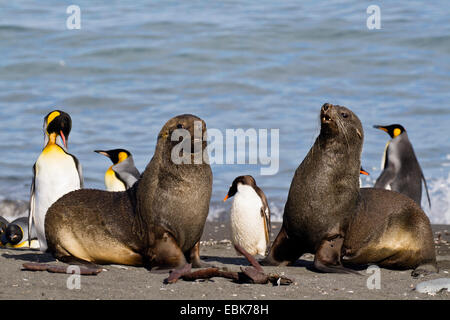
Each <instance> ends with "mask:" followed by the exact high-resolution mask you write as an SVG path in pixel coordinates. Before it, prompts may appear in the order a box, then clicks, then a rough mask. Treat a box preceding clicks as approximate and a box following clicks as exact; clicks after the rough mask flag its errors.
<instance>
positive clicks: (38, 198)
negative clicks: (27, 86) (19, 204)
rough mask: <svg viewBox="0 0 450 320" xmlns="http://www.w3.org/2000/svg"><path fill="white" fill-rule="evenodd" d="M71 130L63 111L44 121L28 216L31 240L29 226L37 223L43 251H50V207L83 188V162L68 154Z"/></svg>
mask: <svg viewBox="0 0 450 320" xmlns="http://www.w3.org/2000/svg"><path fill="white" fill-rule="evenodd" d="M71 129H72V119H71V118H70V116H69V115H68V114H67V113H65V112H63V111H60V110H55V111H52V112H50V113H49V114H48V115H47V116H46V117H45V118H44V141H45V146H44V149H43V150H42V152H41V154H40V155H39V157H38V159H37V161H36V163H35V164H34V166H33V180H32V183H31V195H30V210H29V215H28V226H29V228H28V233H29V236H28V238H29V239H31V231H32V228H31V227H30V226H32V225H33V222H34V228H35V229H36V234H37V238H38V241H39V246H40V250H41V251H46V250H47V241H46V238H45V216H46V213H47V210H48V208H49V207H50V206H51V205H52V204H53V203H54V202H55V201H56V200H58V199H59V198H60V197H62V196H63V195H65V194H66V193H69V192H71V191H74V190H77V189H80V188H82V187H83V174H82V169H81V165H80V162H79V161H78V159H77V158H76V157H75V156H74V155H72V154H70V153H68V152H67V143H68V139H69V134H70V131H71ZM58 137H60V138H61V140H62V145H61V143H59V142H58V141H57V138H58Z"/></svg>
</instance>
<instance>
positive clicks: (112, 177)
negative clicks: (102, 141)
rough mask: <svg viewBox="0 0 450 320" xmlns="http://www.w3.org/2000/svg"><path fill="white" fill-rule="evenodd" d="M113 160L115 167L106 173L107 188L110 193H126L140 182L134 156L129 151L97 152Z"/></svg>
mask: <svg viewBox="0 0 450 320" xmlns="http://www.w3.org/2000/svg"><path fill="white" fill-rule="evenodd" d="M95 152H97V153H100V154H102V155H104V156H106V157H108V158H110V159H111V161H112V163H113V165H112V166H111V167H109V168H108V170H107V171H106V173H105V186H106V190H108V191H125V190H126V189H129V188H131V187H132V186H133V184H134V183H135V182H136V181H138V180H139V177H140V173H139V171H138V169H136V166H135V165H134V160H133V156H132V155H131V153H130V152H129V151H128V150H125V149H114V150H107V151H103V150H95Z"/></svg>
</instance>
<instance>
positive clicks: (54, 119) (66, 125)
mask: <svg viewBox="0 0 450 320" xmlns="http://www.w3.org/2000/svg"><path fill="white" fill-rule="evenodd" d="M44 128H45V133H46V134H47V135H48V136H50V135H51V134H56V135H57V136H60V137H61V139H62V141H63V143H64V146H65V147H66V148H67V143H68V141H69V134H70V130H72V119H71V118H70V116H69V114H68V113H66V112H64V111H61V110H54V111H52V112H50V113H49V114H48V115H46V116H45V118H44Z"/></svg>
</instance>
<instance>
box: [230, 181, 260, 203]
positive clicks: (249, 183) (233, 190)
mask: <svg viewBox="0 0 450 320" xmlns="http://www.w3.org/2000/svg"><path fill="white" fill-rule="evenodd" d="M239 183H241V184H243V185H247V186H251V187H255V186H256V181H255V179H254V178H253V177H252V176H239V177H237V178H236V179H234V181H233V183H232V184H231V186H230V189H229V190H228V194H227V195H226V197H225V198H224V199H223V201H224V202H225V201H227V199H228V198H231V197H233V196H234V195H235V194H236V193H237V192H238V184H239Z"/></svg>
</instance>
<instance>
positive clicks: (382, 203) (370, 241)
mask: <svg viewBox="0 0 450 320" xmlns="http://www.w3.org/2000/svg"><path fill="white" fill-rule="evenodd" d="M360 194H361V199H360V201H359V204H358V209H357V213H356V215H355V216H354V218H353V219H352V220H351V221H350V225H349V227H348V229H347V232H346V236H345V241H344V253H343V255H344V256H343V262H344V265H346V266H356V265H367V264H376V265H378V266H380V267H385V268H389V269H414V270H413V271H412V273H411V275H412V276H418V275H421V274H430V273H435V272H438V268H437V264H436V251H435V248H434V241H433V240H434V239H433V232H432V230H431V225H430V220H429V219H428V217H427V215H426V214H425V212H424V211H423V210H422V209H421V208H420V206H419V205H418V204H417V203H416V202H414V201H413V200H412V199H411V198H409V197H407V196H406V195H403V194H401V193H398V192H395V191H389V190H384V189H376V188H362V189H361V190H360Z"/></svg>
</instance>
